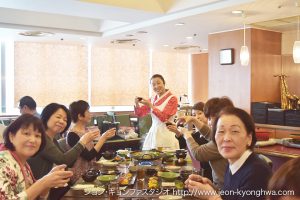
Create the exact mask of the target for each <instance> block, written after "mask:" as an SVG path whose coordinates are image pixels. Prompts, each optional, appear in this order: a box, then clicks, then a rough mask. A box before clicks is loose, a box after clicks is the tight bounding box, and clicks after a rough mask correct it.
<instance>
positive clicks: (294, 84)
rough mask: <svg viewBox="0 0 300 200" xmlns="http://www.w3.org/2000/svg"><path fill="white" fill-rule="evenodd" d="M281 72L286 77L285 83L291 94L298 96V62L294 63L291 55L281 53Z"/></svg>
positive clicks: (299, 76)
mask: <svg viewBox="0 0 300 200" xmlns="http://www.w3.org/2000/svg"><path fill="white" fill-rule="evenodd" d="M282 68H283V73H284V74H286V75H287V76H288V77H287V85H288V87H289V92H290V93H291V94H296V95H297V96H298V97H299V96H300V87H299V85H300V64H295V63H294V61H293V56H292V55H282Z"/></svg>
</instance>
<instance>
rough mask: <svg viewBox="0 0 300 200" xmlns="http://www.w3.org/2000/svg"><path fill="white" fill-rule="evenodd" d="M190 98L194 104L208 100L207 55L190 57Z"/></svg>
mask: <svg viewBox="0 0 300 200" xmlns="http://www.w3.org/2000/svg"><path fill="white" fill-rule="evenodd" d="M191 77H192V97H191V102H192V103H193V104H194V103H196V102H198V101H202V102H206V101H207V99H208V53H201V54H194V55H192V70H191Z"/></svg>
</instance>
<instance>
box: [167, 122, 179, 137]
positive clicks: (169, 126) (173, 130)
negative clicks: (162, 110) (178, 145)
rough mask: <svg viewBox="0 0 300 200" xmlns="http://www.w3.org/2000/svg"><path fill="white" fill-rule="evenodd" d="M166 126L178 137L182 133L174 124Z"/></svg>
mask: <svg viewBox="0 0 300 200" xmlns="http://www.w3.org/2000/svg"><path fill="white" fill-rule="evenodd" d="M167 128H168V129H169V131H171V132H173V133H175V134H176V136H177V137H180V136H181V135H182V133H181V132H180V131H179V130H178V129H177V126H176V124H171V125H167Z"/></svg>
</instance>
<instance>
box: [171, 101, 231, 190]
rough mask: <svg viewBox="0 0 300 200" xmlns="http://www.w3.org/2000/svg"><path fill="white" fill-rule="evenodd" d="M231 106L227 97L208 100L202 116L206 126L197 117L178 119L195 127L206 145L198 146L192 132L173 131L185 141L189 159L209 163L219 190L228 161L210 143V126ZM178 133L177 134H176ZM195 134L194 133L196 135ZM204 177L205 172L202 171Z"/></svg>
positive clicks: (211, 142) (184, 130)
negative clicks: (220, 113) (206, 141)
mask: <svg viewBox="0 0 300 200" xmlns="http://www.w3.org/2000/svg"><path fill="white" fill-rule="evenodd" d="M227 106H231V107H233V106H234V105H233V103H232V101H231V100H230V99H229V98H228V97H221V98H218V97H215V98H211V99H209V100H208V101H207V102H206V103H205V105H204V107H203V110H204V115H205V117H206V118H207V119H208V122H209V123H208V124H206V123H204V122H203V121H202V120H199V119H197V117H192V116H184V117H182V118H179V119H178V123H180V122H181V121H183V122H185V123H186V124H189V125H190V126H191V125H195V127H196V129H197V130H198V131H197V132H198V133H200V134H201V136H202V137H204V138H205V139H206V140H208V141H209V142H208V143H204V144H201V145H200V144H199V143H198V142H197V141H198V140H199V139H196V140H195V139H194V138H199V136H195V135H194V134H195V133H194V131H188V130H186V129H184V128H182V129H181V131H180V130H177V128H176V127H175V128H176V129H174V127H173V128H172V127H169V128H172V129H173V130H174V131H175V130H177V132H176V131H175V133H176V135H177V137H178V135H179V136H181V137H183V138H181V140H185V141H186V143H187V146H188V149H189V152H190V153H191V157H193V158H195V159H196V160H198V161H200V162H209V164H210V166H211V168H212V180H213V183H214V185H215V186H216V187H217V188H219V189H221V188H222V187H223V183H224V174H225V171H226V167H227V165H228V161H227V160H226V159H224V158H223V157H222V156H221V154H220V152H219V151H218V148H217V145H216V144H215V143H214V142H213V141H212V138H211V132H212V131H211V124H212V122H213V121H214V119H215V116H217V114H218V113H219V112H220V111H221V110H222V109H223V108H225V107H227ZM178 132H179V133H178ZM197 132H196V133H197ZM204 175H206V174H205V171H204Z"/></svg>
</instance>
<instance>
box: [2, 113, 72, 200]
mask: <svg viewBox="0 0 300 200" xmlns="http://www.w3.org/2000/svg"><path fill="white" fill-rule="evenodd" d="M3 138H4V144H0V163H1V164H0V185H1V188H0V199H1V200H11V199H20V200H25V199H26V200H33V199H36V198H40V199H42V197H45V198H46V197H47V194H48V192H49V189H50V188H51V187H63V186H64V185H65V184H66V183H67V182H68V181H69V180H70V177H71V176H72V175H73V173H72V172H71V171H65V167H66V165H59V166H56V167H55V168H53V169H52V170H51V171H50V172H49V173H48V174H47V175H45V176H43V177H41V178H40V179H39V180H37V181H36V180H35V178H34V177H33V175H32V172H31V169H30V167H29V165H28V163H27V160H28V158H30V157H31V156H34V155H36V154H37V153H39V152H40V151H42V150H43V149H44V147H45V143H46V137H45V130H44V127H43V124H42V122H41V120H40V119H39V118H37V117H35V116H33V115H31V114H23V115H21V116H20V117H19V118H17V119H16V120H15V121H13V122H12V123H11V124H10V125H9V126H8V127H7V128H6V130H5V132H4V134H3Z"/></svg>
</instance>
